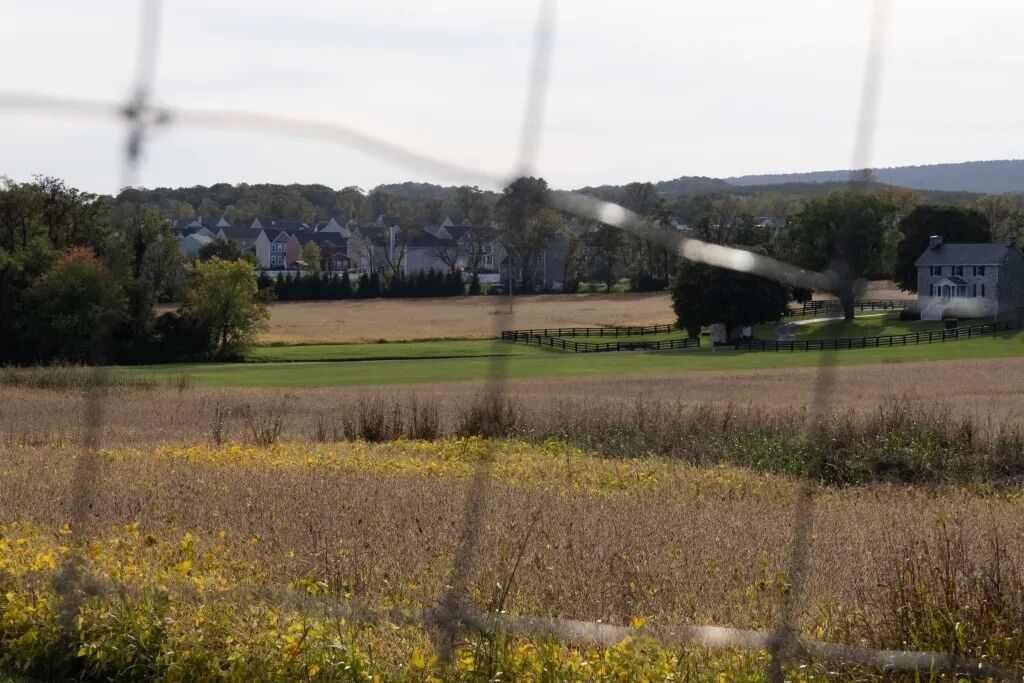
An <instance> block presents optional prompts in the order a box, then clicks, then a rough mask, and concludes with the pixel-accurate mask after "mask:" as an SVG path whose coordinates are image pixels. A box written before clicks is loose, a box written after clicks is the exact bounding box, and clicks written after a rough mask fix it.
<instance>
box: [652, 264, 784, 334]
mask: <svg viewBox="0 0 1024 683" xmlns="http://www.w3.org/2000/svg"><path fill="white" fill-rule="evenodd" d="M790 298H791V291H790V289H789V288H788V287H786V286H785V285H783V284H780V283H778V282H776V281H774V280H769V279H767V278H763V277H760V276H758V275H751V274H750V273H741V272H737V271H734V270H727V269H725V268H716V267H714V266H708V265H705V264H703V263H696V262H693V261H685V260H684V261H680V263H679V267H678V268H677V270H676V275H675V277H674V278H673V280H672V308H673V309H674V310H675V313H676V318H677V321H678V325H679V327H681V328H683V329H685V330H686V331H687V332H688V333H689V334H690V336H697V335H699V334H700V328H701V327H703V326H705V325H711V324H713V323H722V324H724V325H725V329H726V335H727V337H728V338H730V339H731V338H732V337H733V334H734V331H735V329H736V328H737V327H740V326H744V325H756V324H758V323H762V322H768V321H772V320H778V319H779V318H781V317H782V316H783V315H784V314H785V313H786V310H787V308H788V306H789V301H790Z"/></svg>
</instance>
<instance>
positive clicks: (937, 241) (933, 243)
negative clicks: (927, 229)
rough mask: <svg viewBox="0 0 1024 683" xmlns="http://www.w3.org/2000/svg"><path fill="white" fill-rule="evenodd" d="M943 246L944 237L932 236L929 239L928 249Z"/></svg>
mask: <svg viewBox="0 0 1024 683" xmlns="http://www.w3.org/2000/svg"><path fill="white" fill-rule="evenodd" d="M941 246H942V235H932V236H931V237H929V238H928V248H929V249H938V248H939V247H941Z"/></svg>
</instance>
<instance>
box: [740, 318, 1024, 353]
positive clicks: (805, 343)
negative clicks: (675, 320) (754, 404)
mask: <svg viewBox="0 0 1024 683" xmlns="http://www.w3.org/2000/svg"><path fill="white" fill-rule="evenodd" d="M1022 328H1024V323H1019V322H997V323H986V324H984V325H971V326H969V327H954V328H952V329H948V330H933V331H931V332H913V333H909V334H891V335H888V336H884V337H856V338H852V339H806V340H801V341H763V340H754V339H752V340H743V341H739V342H736V344H735V347H736V349H737V350H741V351H831V350H841V349H876V348H883V347H889V346H908V345H910V344H932V343H935V342H945V341H956V340H958V339H971V338H973V337H980V336H983V335H986V334H993V333H995V332H1007V331H1010V330H1019V329H1022Z"/></svg>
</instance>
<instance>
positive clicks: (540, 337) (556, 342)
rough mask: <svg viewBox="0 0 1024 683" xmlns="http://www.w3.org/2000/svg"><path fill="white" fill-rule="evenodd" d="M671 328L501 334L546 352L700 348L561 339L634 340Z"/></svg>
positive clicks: (671, 342) (669, 342) (686, 342)
mask: <svg viewBox="0 0 1024 683" xmlns="http://www.w3.org/2000/svg"><path fill="white" fill-rule="evenodd" d="M674 331H676V327H675V326H674V325H647V326H644V327H557V328H554V327H552V328H546V329H537V330H505V331H504V332H502V333H501V338H502V340H504V341H510V342H525V343H526V344H536V345H537V346H543V347H547V348H550V349H560V350H563V351H572V352H574V353H595V352H601V351H667V350H669V349H689V348H693V347H697V346H700V339H699V338H698V339H688V338H680V339H661V340H657V341H654V340H642V339H636V340H633V339H628V340H626V341H619V340H617V339H616V340H615V341H607V342H590V341H576V340H574V339H565V337H638V336H641V335H645V334H664V333H666V332H674Z"/></svg>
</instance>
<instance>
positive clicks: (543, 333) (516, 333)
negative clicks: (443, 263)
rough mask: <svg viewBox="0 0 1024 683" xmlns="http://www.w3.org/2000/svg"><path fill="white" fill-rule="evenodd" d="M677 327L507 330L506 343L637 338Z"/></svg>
mask: <svg viewBox="0 0 1024 683" xmlns="http://www.w3.org/2000/svg"><path fill="white" fill-rule="evenodd" d="M676 329H678V328H676V326H675V325H672V324H665V325H647V326H646V327H552V328H546V329H536V330H505V331H504V332H502V333H501V338H502V339H504V340H505V341H522V339H521V337H523V336H530V337H637V336H641V335H645V334H662V333H665V332H674V331H675V330H676Z"/></svg>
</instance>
